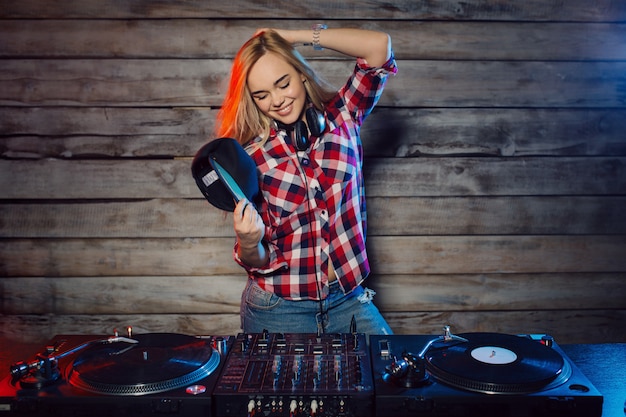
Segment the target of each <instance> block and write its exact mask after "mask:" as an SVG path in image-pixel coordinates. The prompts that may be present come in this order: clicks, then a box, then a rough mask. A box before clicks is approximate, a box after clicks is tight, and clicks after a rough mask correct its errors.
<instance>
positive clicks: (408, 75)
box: [0, 0, 626, 343]
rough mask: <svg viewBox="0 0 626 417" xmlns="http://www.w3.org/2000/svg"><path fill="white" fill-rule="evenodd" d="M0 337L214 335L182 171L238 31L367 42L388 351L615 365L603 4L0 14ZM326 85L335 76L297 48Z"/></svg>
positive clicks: (231, 292) (224, 304)
mask: <svg viewBox="0 0 626 417" xmlns="http://www.w3.org/2000/svg"><path fill="white" fill-rule="evenodd" d="M0 20H1V21H2V24H0V39H2V42H0V316H1V319H0V336H10V337H12V338H20V339H22V341H23V342H24V343H30V342H33V341H37V342H38V343H44V342H45V341H46V340H48V339H49V338H50V337H52V336H53V335H55V334H68V333H81V334H82V333H93V334H96V333H98V334H102V333H104V334H110V333H111V332H112V331H113V329H114V328H116V327H117V328H123V327H125V326H126V325H133V326H134V327H135V329H136V331H138V332H155V331H165V332H178V333H188V334H235V333H237V332H239V330H240V328H239V316H238V306H239V302H240V292H241V289H242V288H243V286H244V285H245V280H246V278H245V277H244V276H243V273H242V272H243V271H242V269H241V268H240V267H239V266H238V265H237V264H235V262H234V261H233V260H232V248H233V243H234V232H233V230H232V216H231V214H229V213H224V212H221V211H219V210H216V209H214V208H213V207H211V206H209V204H208V203H207V202H206V201H205V200H204V199H203V197H202V196H201V195H200V193H199V191H198V189H197V187H196V185H195V183H194V181H193V178H192V177H191V172H190V165H191V159H192V157H193V156H194V155H195V152H196V151H197V149H199V148H200V147H201V146H202V145H203V144H204V143H206V142H207V141H208V140H209V139H210V138H212V137H213V131H214V127H215V124H214V120H215V116H216V113H217V111H218V109H219V106H220V105H221V101H222V99H223V96H224V92H225V89H226V85H227V82H228V77H229V70H230V66H231V63H232V59H233V57H234V55H235V53H236V51H237V50H238V48H239V46H240V45H241V43H242V42H244V41H245V40H246V39H247V38H248V37H249V36H250V35H251V34H252V33H254V31H255V30H256V28H258V27H272V26H280V27H285V28H306V27H310V25H311V24H313V23H318V22H320V21H325V22H327V23H328V24H329V26H330V27H366V28H370V29H376V30H383V31H386V32H388V33H389V34H390V35H391V37H392V39H393V44H394V51H395V56H396V58H397V60H398V66H399V73H398V75H397V76H395V77H391V78H390V80H389V82H388V85H387V88H386V90H385V92H384V94H383V96H382V99H381V101H380V103H379V105H378V106H377V108H376V109H375V110H374V112H372V114H371V115H370V116H369V118H368V119H367V121H366V123H365V125H364V126H363V129H362V139H363V144H364V150H365V162H364V175H365V179H366V188H367V193H366V197H367V201H366V202H367V207H368V229H367V230H368V250H369V255H370V261H371V266H372V274H371V276H370V277H369V278H368V281H367V285H368V286H370V287H371V288H373V289H374V290H375V291H376V292H377V295H376V298H375V301H376V304H377V305H378V306H379V308H380V309H381V311H382V313H383V315H384V316H385V317H386V318H387V319H388V321H389V322H390V324H391V326H392V328H394V330H395V331H396V332H397V333H405V334H408V333H432V334H439V333H440V332H441V327H442V326H443V325H444V324H451V325H452V326H453V329H454V331H455V332H465V331H489V332H505V333H514V334H515V333H551V334H552V335H554V336H555V337H556V338H557V341H558V342H559V343H602V342H625V341H626V333H625V332H624V331H623V322H624V319H626V316H625V315H626V285H625V284H624V282H625V281H624V278H625V277H624V274H625V273H626V260H625V259H626V256H625V255H626V238H625V236H626V216H624V215H623V212H624V206H625V203H626V172H625V166H626V159H625V158H626V139H625V138H626V136H625V135H624V132H625V131H626V88H625V86H626V76H625V74H626V64H625V63H626V43H624V42H623V39H624V37H625V35H626V25H625V24H624V22H626V2H625V1H623V0H619V1H611V0H601V1H594V2H589V1H587V0H572V1H568V2H562V1H556V0H548V1H544V0H541V1H540V0H529V1H525V2H519V1H511V0H469V1H464V2H458V1H438V2H432V1H423V0H418V1H405V0H401V1H394V2H379V1H368V2H365V1H361V0H348V1H322V2H316V3H311V2H303V1H301V0H294V1H291V2H289V3H281V5H280V7H278V6H277V3H276V2H272V1H250V0H244V1H242V2H237V3H236V4H235V3H232V2H231V3H228V2H206V1H198V0H191V1H185V2H181V1H179V0H165V1H159V2H153V1H146V0H138V1H133V2H112V3H111V2H108V3H107V4H106V5H105V4H103V3H102V2H99V1H95V0H84V1H81V2H63V1H58V0H23V1H20V2H4V3H3V4H2V7H0ZM298 49H299V50H300V51H301V52H302V54H303V55H304V56H305V57H306V58H307V59H309V60H310V62H311V63H312V65H313V66H314V67H315V68H316V69H318V70H319V71H320V72H321V74H322V75H323V76H325V77H326V78H327V79H329V81H331V82H332V83H333V84H335V85H341V84H342V83H343V82H344V81H345V78H346V77H347V76H348V74H349V73H350V72H351V69H352V66H353V65H354V64H353V61H352V60H351V59H345V57H342V56H340V55H339V54H337V53H336V52H333V51H329V50H324V51H314V50H313V49H312V48H308V47H298Z"/></svg>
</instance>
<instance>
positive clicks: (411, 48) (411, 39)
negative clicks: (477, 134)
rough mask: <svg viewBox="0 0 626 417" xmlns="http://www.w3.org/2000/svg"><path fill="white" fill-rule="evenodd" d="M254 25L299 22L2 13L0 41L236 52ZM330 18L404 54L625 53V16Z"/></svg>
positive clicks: (52, 48) (135, 53) (192, 53)
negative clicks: (612, 19) (576, 19)
mask: <svg viewBox="0 0 626 417" xmlns="http://www.w3.org/2000/svg"><path fill="white" fill-rule="evenodd" d="M259 25H262V26H264V27H280V28H286V29H289V28H291V29H300V28H302V27H303V23H302V21H301V20H270V21H263V22H259V21H258V20H208V19H193V20H189V19H165V20H102V19H98V20H69V21H68V20H7V21H5V22H3V25H2V26H0V38H2V39H5V40H6V42H3V43H2V44H0V57H9V58H11V57H20V58H29V57H33V58H42V57H45V58H179V59H181V58H233V57H234V56H235V54H236V52H237V51H238V49H239V48H240V46H241V45H242V44H243V43H244V42H245V41H246V40H248V38H249V37H250V36H251V35H252V34H253V33H254V32H255V30H256V29H257V27H259ZM330 26H331V27H367V28H369V29H374V30H380V31H384V32H387V33H389V34H390V35H391V37H392V39H393V44H394V50H395V53H396V58H398V59H401V60H409V59H432V60H440V59H455V60H516V61H521V60H530V61H566V60H571V61H586V60H592V61H593V60H623V59H625V58H626V46H625V45H624V42H623V39H624V37H626V25H624V24H599V23H554V22H549V23H528V22H501V21H498V22H485V21H481V22H450V21H436V22H432V21H420V22H415V21H399V20H390V21H387V20H378V21H373V22H367V21H359V20H356V21H333V22H332V23H331V25H330ZM163 33H168V34H175V36H163ZM416 39H419V42H416V41H415V40H416ZM598 45H603V47H602V48H598ZM299 50H300V51H301V52H302V54H303V55H304V56H306V57H314V56H322V55H323V56H328V55H331V56H335V54H332V53H330V52H329V51H324V52H317V51H315V50H313V48H309V47H302V48H299ZM337 56H338V55H337Z"/></svg>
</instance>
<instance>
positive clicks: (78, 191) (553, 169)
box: [0, 157, 626, 200]
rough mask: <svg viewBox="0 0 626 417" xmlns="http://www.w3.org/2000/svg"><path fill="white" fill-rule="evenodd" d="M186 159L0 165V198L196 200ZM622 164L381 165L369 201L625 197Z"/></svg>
mask: <svg viewBox="0 0 626 417" xmlns="http://www.w3.org/2000/svg"><path fill="white" fill-rule="evenodd" d="M190 166H191V161H190V160H93V161H84V160H78V161H62V160H54V159H48V160H35V161H28V160H20V161H13V160H0V190H2V192H3V198H4V199H36V200H40V199H150V198H198V197H200V196H201V194H200V191H199V190H198V187H197V185H196V183H195V181H194V179H193V177H192V175H191V169H190ZM625 169H626V159H625V158H611V157H607V158H602V157H598V158H531V157H528V158H472V157H468V158H424V159H421V158H381V159H370V160H368V161H367V164H366V165H365V167H364V175H365V181H366V184H367V192H368V196H369V197H411V196H412V197H417V196H469V195H472V196H505V195H507V196H514V195H546V196H547V195H623V193H624V190H626V174H625Z"/></svg>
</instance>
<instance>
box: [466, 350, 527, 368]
mask: <svg viewBox="0 0 626 417" xmlns="http://www.w3.org/2000/svg"><path fill="white" fill-rule="evenodd" d="M471 355H472V358H474V359H476V360H477V361H480V362H482V363H488V364H490V365H506V364H509V363H513V362H515V361H516V360H517V355H516V354H515V352H513V351H512V350H509V349H506V348H503V347H499V346H481V347H477V348H476V349H474V350H472V352H471Z"/></svg>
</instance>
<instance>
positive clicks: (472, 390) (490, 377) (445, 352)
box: [370, 327, 603, 417]
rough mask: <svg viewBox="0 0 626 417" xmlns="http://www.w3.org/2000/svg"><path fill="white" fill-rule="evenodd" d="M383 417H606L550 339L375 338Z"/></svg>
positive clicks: (495, 335) (586, 384) (373, 354)
mask: <svg viewBox="0 0 626 417" xmlns="http://www.w3.org/2000/svg"><path fill="white" fill-rule="evenodd" d="M370 350H371V358H372V367H373V373H374V384H375V395H376V398H375V403H376V416H377V417H385V416H389V417H392V416H393V417H401V416H481V417H488V416H494V417H495V416H497V417H507V416H532V417H536V416H551V417H553V416H568V417H594V416H598V417H599V416H601V414H602V401H603V398H602V395H601V394H600V393H599V392H598V391H597V389H596V388H595V387H594V386H593V385H592V384H591V382H590V381H589V380H588V379H587V378H586V377H585V376H584V375H583V374H582V373H581V372H580V370H578V369H577V368H576V366H575V365H574V364H573V363H572V362H571V361H570V360H569V358H567V356H566V355H565V353H564V352H563V351H562V350H561V349H560V348H559V347H558V346H557V344H556V343H554V341H553V340H552V338H551V337H549V336H547V335H507V334H499V333H466V334H460V335H458V336H457V335H453V334H451V333H450V330H449V327H446V328H444V334H443V335H442V336H439V337H433V336H428V335H391V336H371V337H370Z"/></svg>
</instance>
